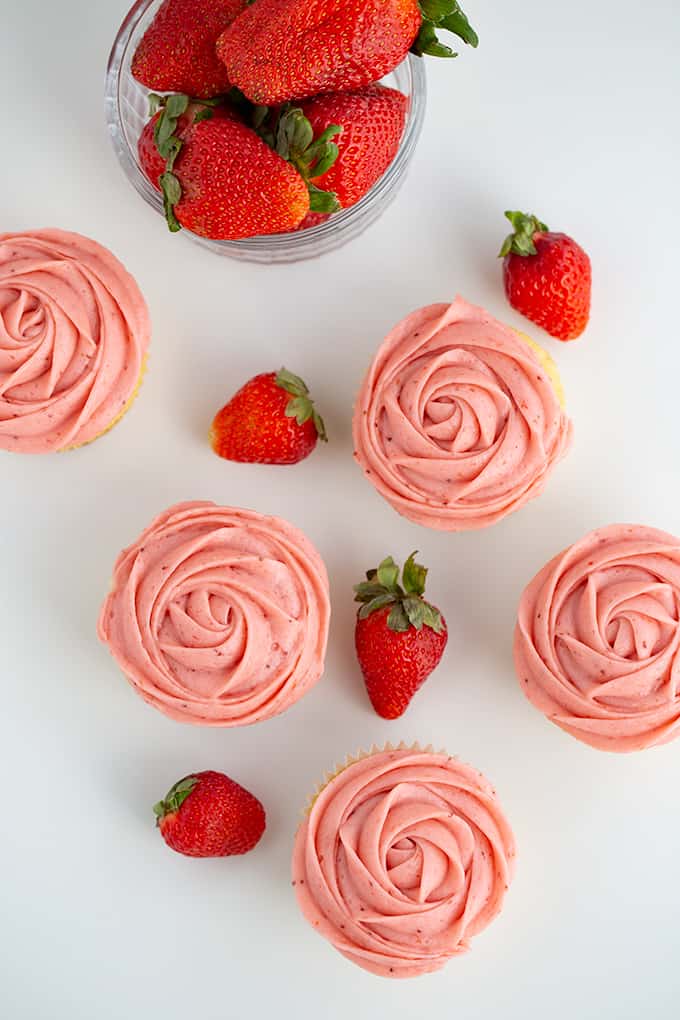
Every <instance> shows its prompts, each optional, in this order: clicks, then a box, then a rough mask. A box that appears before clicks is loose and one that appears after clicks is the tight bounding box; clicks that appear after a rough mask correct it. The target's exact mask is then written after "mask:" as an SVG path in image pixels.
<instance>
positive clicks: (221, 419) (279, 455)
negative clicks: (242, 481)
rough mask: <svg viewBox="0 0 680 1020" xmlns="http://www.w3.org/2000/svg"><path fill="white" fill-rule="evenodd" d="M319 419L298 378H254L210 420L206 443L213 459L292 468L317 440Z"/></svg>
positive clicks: (282, 374)
mask: <svg viewBox="0 0 680 1020" xmlns="http://www.w3.org/2000/svg"><path fill="white" fill-rule="evenodd" d="M319 439H321V440H322V441H323V442H326V430H325V427H324V423H323V419H322V418H321V416H320V415H319V413H318V412H317V411H316V409H315V407H314V404H313V402H312V399H311V397H310V395H309V390H308V389H307V387H306V386H305V384H304V382H303V381H302V379H300V377H299V376H297V375H293V374H292V372H287V371H286V369H285V368H283V369H281V371H280V372H278V373H276V372H269V373H266V374H264V375H256V376H255V378H254V379H251V380H250V382H247V383H246V384H245V386H243V387H242V388H241V389H240V390H239V391H238V393H236V394H235V396H233V397H232V398H231V400H230V401H229V403H228V404H226V406H225V407H223V408H222V410H221V411H219V412H218V414H217V415H216V416H215V420H214V421H213V424H212V428H211V430H210V442H211V445H212V448H213V450H214V451H215V453H216V454H217V455H218V457H223V458H224V459H225V460H236V461H241V462H243V463H249V464H297V463H298V461H300V460H304V458H305V457H308V456H309V455H310V453H311V452H312V450H313V449H314V447H315V446H316V444H317V441H318V440H319Z"/></svg>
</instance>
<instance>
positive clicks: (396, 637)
mask: <svg viewBox="0 0 680 1020" xmlns="http://www.w3.org/2000/svg"><path fill="white" fill-rule="evenodd" d="M415 557H416V553H412V554H411V555H410V556H409V558H408V559H407V561H406V563H405V564H404V569H403V573H402V578H401V584H400V583H399V567H398V565H397V564H396V563H395V562H394V560H393V559H392V557H391V556H389V557H388V558H387V559H385V560H383V561H382V563H381V564H380V566H379V567H378V568H377V570H369V571H368V573H367V574H366V580H365V581H362V582H361V584H358V585H356V586H355V588H354V591H355V601H356V602H360V603H361V608H360V609H359V611H358V614H357V621H356V628H355V645H356V652H357V657H358V659H359V665H360V666H361V671H362V673H363V676H364V681H365V683H366V690H367V692H368V696H369V698H370V699H371V703H372V705H373V707H374V709H375V711H376V712H377V713H378V715H380V716H382V717H383V718H384V719H397V718H398V717H399V716H401V715H403V714H404V712H405V711H406V709H407V708H408V706H409V705H410V703H411V700H412V698H413V696H414V694H416V692H417V691H418V690H420V688H421V687H422V685H423V684H424V683H425V681H426V680H427V678H428V677H429V676H430V674H431V673H432V671H433V670H434V669H435V668H436V667H437V666H438V665H439V662H440V661H441V658H442V655H443V654H444V649H445V648H446V643H447V641H448V632H447V628H446V622H445V620H444V618H443V616H442V615H441V613H440V612H439V610H438V609H437V608H436V607H435V606H433V605H431V604H430V603H429V602H427V601H426V600H425V598H424V595H425V581H426V578H427V569H426V568H425V567H423V566H421V565H420V564H418V563H416V561H415Z"/></svg>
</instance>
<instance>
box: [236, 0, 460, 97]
mask: <svg viewBox="0 0 680 1020" xmlns="http://www.w3.org/2000/svg"><path fill="white" fill-rule="evenodd" d="M437 28H443V29H446V30H448V31H451V32H454V33H455V34H456V35H459V36H460V37H461V38H462V39H463V40H464V41H465V42H467V43H469V44H470V45H472V46H476V45H477V36H476V35H475V33H474V31H473V29H472V28H471V27H470V24H469V22H468V20H467V18H466V17H465V15H464V14H463V12H462V10H461V9H460V6H459V4H458V3H457V2H456V0H420V2H419V0H344V2H343V3H337V2H336V3H333V4H329V3H328V2H327V0H256V3H254V4H253V5H252V6H249V7H247V8H246V10H245V11H244V12H243V13H242V14H241V15H240V16H239V17H238V18H237V19H236V21H234V22H233V23H232V24H231V25H230V26H229V28H227V29H226V30H225V31H224V32H223V33H222V35H221V36H220V38H219V39H218V41H217V55H218V56H219V57H220V58H221V59H222V60H223V61H224V65H225V67H226V69H227V74H228V76H229V79H230V81H231V82H232V83H233V84H234V85H237V86H238V87H239V88H240V89H241V91H242V92H244V93H245V94H246V96H248V98H249V99H251V100H252V101H253V102H254V103H258V104H263V105H272V104H275V103H283V102H286V101H287V100H290V99H306V98H307V97H308V96H314V95H317V94H318V93H320V92H343V91H346V90H348V89H356V88H361V87H362V86H363V85H369V84H370V83H371V82H374V81H377V80H378V79H379V78H382V77H383V76H384V75H386V74H388V73H389V72H390V71H392V70H394V68H395V67H396V66H397V65H398V64H400V63H401V61H402V60H403V59H404V57H405V56H406V54H407V53H408V51H409V49H411V48H413V50H414V52H416V53H418V54H423V53H430V54H432V55H434V56H446V57H451V56H454V54H453V51H452V50H450V49H449V47H448V46H444V45H443V44H442V43H440V42H439V41H438V39H437V31H436V30H437Z"/></svg>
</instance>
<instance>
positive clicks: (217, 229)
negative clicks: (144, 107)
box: [139, 95, 340, 240]
mask: <svg viewBox="0 0 680 1020" xmlns="http://www.w3.org/2000/svg"><path fill="white" fill-rule="evenodd" d="M151 98H152V101H153V103H154V104H155V105H160V106H161V112H160V116H158V117H156V118H152V122H151V123H149V124H147V125H146V127H145V128H144V130H143V131H142V135H141V137H140V141H139V155H140V162H141V165H142V169H143V170H144V172H145V173H146V174H147V176H148V177H149V179H150V180H151V181H152V183H153V184H154V185H155V186H157V185H158V183H160V186H161V190H162V192H163V197H164V203H165V212H166V218H167V221H168V226H169V227H170V230H172V231H177V230H179V229H180V228H181V227H186V228H187V229H188V230H192V231H193V232H194V233H195V234H199V235H201V236H203V237H210V238H213V239H215V240H237V239H238V238H243V237H254V236H256V235H259V234H279V233H287V232H289V231H293V230H295V229H296V228H297V227H298V225H299V224H300V223H301V222H302V220H303V219H304V218H305V216H306V215H307V213H308V212H309V211H310V209H312V210H313V211H314V212H321V213H324V212H333V211H335V210H336V209H338V208H339V203H338V200H337V198H336V196H335V195H333V194H331V193H327V192H324V191H322V190H321V189H320V188H318V187H316V186H315V185H314V184H313V183H312V182H311V181H310V179H309V167H310V166H312V165H314V167H322V168H326V169H327V168H329V167H330V166H331V164H332V162H333V160H334V159H335V158H336V156H337V151H338V150H337V146H335V145H334V144H333V143H332V142H331V141H330V139H331V138H332V137H333V136H334V135H335V134H337V132H338V131H339V130H340V128H338V127H329V128H327V129H326V131H324V132H323V134H322V135H321V136H320V137H319V138H317V139H314V133H313V131H312V128H311V125H310V123H309V121H308V120H307V118H306V117H305V116H304V114H303V113H302V111H301V110H290V111H288V112H287V114H286V120H285V124H282V125H281V128H280V130H279V132H278V135H277V138H276V139H273V138H271V139H270V138H269V137H268V138H267V143H265V142H264V141H263V140H262V139H261V138H260V137H259V136H258V134H257V133H256V132H255V131H254V130H252V129H251V128H250V127H247V126H246V125H245V124H243V123H242V122H241V121H240V119H239V117H240V116H241V113H240V112H238V111H236V110H234V109H233V108H232V107H230V106H228V105H226V106H225V105H215V104H217V103H218V101H217V100H204V101H200V102H197V101H192V100H190V99H189V97H188V96H185V95H172V96H168V97H167V98H161V97H159V96H152V97H151ZM247 105H248V107H250V104H247ZM248 112H249V113H250V114H251V116H253V117H254V118H255V122H256V123H257V124H258V126H259V127H260V128H262V121H263V119H264V115H266V113H267V111H266V109H265V110H263V111H253V110H252V108H251V107H250V109H249V111H248ZM255 115H257V116H255ZM262 134H263V135H265V131H264V129H262ZM152 137H153V140H154V142H155V144H156V148H157V149H158V153H159V156H160V157H161V159H162V160H165V169H164V170H163V172H162V173H161V174H160V176H159V170H160V162H159V160H158V159H157V158H156V157H155V156H153V155H152V154H151V151H150V150H151V138H152ZM274 142H275V151H273V144H274Z"/></svg>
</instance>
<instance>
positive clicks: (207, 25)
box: [132, 0, 248, 99]
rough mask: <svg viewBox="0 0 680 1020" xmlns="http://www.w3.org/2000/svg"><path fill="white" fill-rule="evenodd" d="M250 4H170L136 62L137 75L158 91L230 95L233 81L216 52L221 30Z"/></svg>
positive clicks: (228, 0) (222, 0)
mask: <svg viewBox="0 0 680 1020" xmlns="http://www.w3.org/2000/svg"><path fill="white" fill-rule="evenodd" d="M247 3H248V0H165V2H164V3H163V4H161V6H160V8H159V10H158V13H157V14H156V16H155V18H154V19H153V21H152V22H151V24H150V25H149V27H148V28H147V30H146V32H145V33H144V35H143V37H142V41H141V42H140V44H139V46H138V47H137V49H136V51H135V55H134V57H133V58H132V74H133V76H134V77H135V78H136V79H137V81H138V82H140V83H141V84H142V85H145V86H146V87H147V88H148V89H153V90H155V91H158V92H186V93H188V94H189V95H191V96H200V98H201V99H209V98H210V97H211V96H217V95H219V94H220V93H222V92H226V91H227V89H228V88H229V78H228V76H227V72H226V69H225V66H224V64H223V63H222V61H221V60H219V59H218V57H217V54H216V53H215V43H216V41H217V38H218V36H219V35H220V33H221V32H223V31H224V29H225V28H227V26H228V25H230V24H231V23H232V21H233V20H234V19H235V18H236V17H237V16H238V15H239V14H240V13H241V11H243V10H244V9H245V7H246V6H247Z"/></svg>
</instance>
